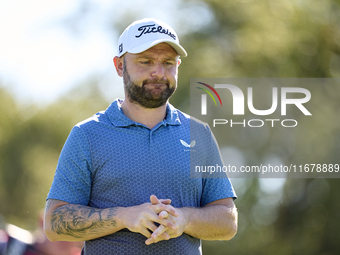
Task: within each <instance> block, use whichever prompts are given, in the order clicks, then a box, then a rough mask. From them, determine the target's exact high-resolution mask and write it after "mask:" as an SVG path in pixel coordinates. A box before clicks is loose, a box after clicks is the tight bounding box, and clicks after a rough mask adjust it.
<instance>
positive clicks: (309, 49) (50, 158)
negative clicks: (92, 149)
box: [0, 0, 340, 255]
mask: <svg viewBox="0 0 340 255" xmlns="http://www.w3.org/2000/svg"><path fill="white" fill-rule="evenodd" d="M144 17H154V18H158V19H161V20H163V21H165V22H167V23H168V24H169V25H171V26H172V27H173V28H174V29H175V30H176V32H177V33H178V35H179V38H180V42H181V44H182V45H183V46H184V47H185V49H186V50H187V52H188V57H187V58H184V59H183V60H182V64H181V67H180V71H179V87H178V90H177V92H176V93H175V95H174V96H173V97H172V98H171V103H172V104H173V105H174V106H176V107H177V108H179V109H180V110H182V111H184V112H190V102H189V101H190V100H189V92H190V86H189V85H190V78H215V77H229V78H265V77H268V78H316V77H318V78H339V77H340V1H338V0H333V1H331V0H286V1H271V0H234V1H225V0H205V1H198V0H172V1H155V0H148V1H146V0H145V1H143V0H137V1H132V0H125V1H112V0H111V1H110V0H67V1H66V0H59V1H42V0H32V1H24V0H12V1H1V2H0V38H1V39H0V227H1V226H3V223H4V222H7V223H11V224H14V225H17V226H19V227H21V228H24V229H27V230H30V231H34V230H35V229H36V228H37V220H36V219H37V218H38V215H39V212H40V211H41V209H42V208H44V206H45V198H46V195H47V193H48V191H49V187H50V185H51V183H52V180H53V176H54V171H55V167H56V164H57V160H58V156H59V153H60V150H61V148H62V146H63V144H64V142H65V139H66V138H67V136H68V134H69V132H70V130H71V128H72V127H73V125H75V124H76V123H77V122H79V121H82V120H83V119H85V118H87V117H89V116H91V115H93V114H94V113H96V112H98V111H100V110H105V109H106V107H107V106H108V105H109V104H110V102H112V101H113V100H114V99H115V98H117V97H120V98H122V97H123V83H122V80H121V79H120V78H119V77H118V76H117V75H116V73H115V70H114V66H113V63H112V58H113V57H114V56H115V54H116V48H117V40H118V37H119V35H120V33H121V32H122V31H123V30H124V28H125V27H126V26H127V25H129V24H130V23H131V22H133V21H134V20H136V19H140V18H144ZM317 91H320V90H317ZM339 93H340V92H339V89H338V88H336V89H334V90H332V92H331V93H329V92H327V93H321V92H320V93H319V94H318V93H313V92H312V95H313V98H316V99H315V100H313V102H312V101H311V102H310V104H311V105H312V107H313V109H316V110H318V111H322V112H323V116H324V118H325V119H321V120H320V122H319V123H318V125H315V126H314V127H313V128H311V129H309V130H310V132H301V133H299V134H298V135H299V137H301V138H300V139H299V141H303V143H300V144H298V145H297V147H298V148H299V156H300V159H301V160H304V159H305V157H307V156H308V152H309V151H311V150H313V151H314V154H313V155H318V159H320V160H322V161H323V162H322V163H333V164H335V163H339V161H340V160H339V150H340V145H339V144H340V125H339V117H340V116H339V110H338V109H339V107H340V100H339V99H340V94H339ZM325 97H326V99H325ZM324 100H327V102H329V105H323V106H322V107H321V106H320V104H319V103H320V102H321V101H324ZM239 135H240V137H243V141H247V144H243V145H242V144H241V145H240V146H239V147H236V146H233V147H232V146H227V147H223V148H221V149H222V153H225V154H226V155H229V156H230V157H231V158H237V157H240V155H241V153H240V151H243V153H242V156H243V157H247V156H249V155H251V156H254V155H255V156H256V155H265V154H266V152H268V151H270V150H271V149H273V148H269V147H268V146H267V145H266V144H260V146H255V145H258V144H259V143H257V142H256V137H253V136H251V135H249V133H242V132H241V133H240V134H239ZM271 135H272V136H271V137H269V138H267V139H271V140H274V141H275V139H278V140H280V139H281V140H282V139H283V137H281V138H280V136H278V134H275V133H272V134H271ZM285 137H290V136H289V134H286V136H285ZM250 138H253V139H254V140H251V139H250ZM231 139H232V138H231ZM290 139H293V140H294V137H290ZM290 142H292V141H290ZM234 143H235V141H234ZM252 145H253V146H252ZM283 149H284V150H286V151H289V146H287V147H286V148H283ZM244 150H246V152H247V153H245V152H244ZM305 163H310V162H305ZM233 183H234V186H235V189H236V192H237V193H238V195H239V198H238V199H237V200H236V201H235V202H236V205H237V207H238V210H239V231H238V234H237V235H236V236H235V238H234V239H233V240H231V241H229V242H217V241H216V242H215V241H209V242H208V241H204V242H203V251H204V254H216V255H219V254H245V255H246V254H282V255H286V254H322V255H329V254H339V252H340V242H339V236H340V233H339V229H340V181H339V179H320V178H319V179H311V178H307V179H302V178H299V179H258V178H248V179H240V178H238V179H234V180H233Z"/></svg>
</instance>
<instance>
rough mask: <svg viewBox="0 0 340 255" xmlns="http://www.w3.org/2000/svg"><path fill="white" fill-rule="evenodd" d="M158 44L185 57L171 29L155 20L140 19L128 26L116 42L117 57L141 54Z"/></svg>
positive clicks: (184, 52) (185, 53)
mask: <svg viewBox="0 0 340 255" xmlns="http://www.w3.org/2000/svg"><path fill="white" fill-rule="evenodd" d="M159 43H167V44H169V45H170V46H172V47H173V48H174V50H175V51H176V52H177V53H178V55H180V56H182V57H186V56H187V52H186V51H185V49H184V48H183V47H182V46H181V45H180V44H179V40H178V36H177V34H176V32H175V30H173V28H172V27H170V26H169V25H167V24H166V23H164V22H162V21H159V20H156V19H142V20H137V21H135V22H133V23H132V24H131V25H130V26H128V27H127V28H126V29H125V30H124V32H123V33H122V35H121V36H120V37H119V40H118V57H121V56H122V55H124V54H125V53H126V52H129V53H133V54H136V53H141V52H143V51H145V50H147V49H149V48H151V47H153V46H155V45H157V44H159Z"/></svg>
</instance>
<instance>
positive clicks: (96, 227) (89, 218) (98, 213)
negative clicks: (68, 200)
mask: <svg viewBox="0 0 340 255" xmlns="http://www.w3.org/2000/svg"><path fill="white" fill-rule="evenodd" d="M115 215H116V208H110V209H108V212H107V215H106V216H104V217H103V216H102V210H101V209H96V208H91V207H84V206H81V205H71V204H69V205H64V206H61V207H59V208H57V209H56V210H55V211H54V212H53V214H52V218H51V225H52V230H53V231H55V232H56V233H57V234H63V235H69V236H72V237H75V238H84V236H85V235H88V234H96V233H100V232H102V230H103V229H102V228H105V227H114V226H115V225H116V221H115V220H114V219H113V217H114V216H115Z"/></svg>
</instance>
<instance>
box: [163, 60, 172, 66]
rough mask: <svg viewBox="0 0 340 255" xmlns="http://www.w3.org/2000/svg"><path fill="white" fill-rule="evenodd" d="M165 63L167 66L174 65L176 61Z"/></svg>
mask: <svg viewBox="0 0 340 255" xmlns="http://www.w3.org/2000/svg"><path fill="white" fill-rule="evenodd" d="M164 64H165V65H166V66H173V65H174V63H173V62H172V61H166V62H165V63H164Z"/></svg>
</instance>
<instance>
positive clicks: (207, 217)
mask: <svg viewBox="0 0 340 255" xmlns="http://www.w3.org/2000/svg"><path fill="white" fill-rule="evenodd" d="M181 209H182V210H183V212H184V214H185V215H186V218H187V224H186V228H185V230H184V233H186V234H188V235H191V236H193V237H196V238H199V239H203V240H230V239H231V238H233V237H234V236H235V234H236V231H237V210H236V207H227V206H224V205H210V206H205V207H202V208H191V207H184V208H181Z"/></svg>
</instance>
